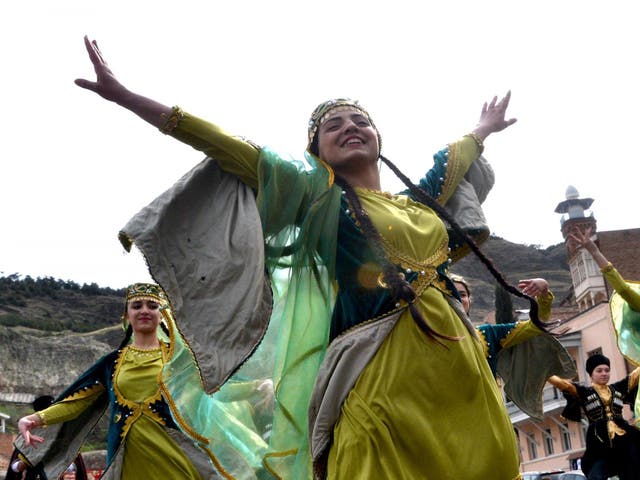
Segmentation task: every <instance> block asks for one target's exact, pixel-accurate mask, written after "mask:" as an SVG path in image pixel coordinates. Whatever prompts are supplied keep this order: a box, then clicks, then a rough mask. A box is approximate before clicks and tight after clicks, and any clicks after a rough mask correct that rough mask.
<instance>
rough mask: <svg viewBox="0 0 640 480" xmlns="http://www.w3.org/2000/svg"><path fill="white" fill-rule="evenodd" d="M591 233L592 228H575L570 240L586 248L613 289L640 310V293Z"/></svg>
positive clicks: (633, 308) (577, 245) (632, 307)
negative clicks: (601, 248) (607, 255)
mask: <svg viewBox="0 0 640 480" xmlns="http://www.w3.org/2000/svg"><path fill="white" fill-rule="evenodd" d="M591 233H592V231H591V228H588V229H586V230H585V231H584V232H583V231H581V230H580V229H579V228H574V229H573V230H571V232H570V233H569V242H572V243H573V244H574V245H575V246H576V247H582V248H584V249H586V250H587V251H588V252H589V253H590V254H591V256H592V257H593V259H594V260H595V262H596V264H597V265H598V267H600V270H601V271H602V273H603V274H604V276H605V278H606V279H607V281H608V282H609V284H610V285H611V286H612V287H613V289H614V290H615V291H616V292H618V293H619V294H620V296H621V297H622V298H623V299H624V300H625V302H627V303H628V304H629V307H631V309H632V310H634V311H636V312H640V293H638V292H637V291H636V290H634V289H633V288H631V287H630V286H629V284H628V283H627V282H625V281H624V279H623V278H622V276H621V275H620V273H618V271H617V270H616V269H615V267H614V266H613V265H612V264H611V262H609V260H607V258H606V257H605V256H604V255H603V254H602V252H601V251H600V249H599V248H598V246H597V245H596V243H595V242H594V241H593V238H592V237H591ZM636 328H640V325H637V326H636Z"/></svg>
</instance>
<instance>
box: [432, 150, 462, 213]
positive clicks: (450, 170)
mask: <svg viewBox="0 0 640 480" xmlns="http://www.w3.org/2000/svg"><path fill="white" fill-rule="evenodd" d="M459 150H460V147H459V145H458V144H457V143H454V144H453V145H451V144H449V145H447V151H446V152H445V157H447V169H446V171H445V174H444V182H443V184H442V189H441V191H440V195H438V198H437V199H436V201H437V202H438V203H439V204H441V205H444V204H445V203H446V200H448V199H449V197H450V195H449V193H453V191H454V190H455V189H456V187H457V186H458V184H457V183H455V184H454V180H455V179H456V178H458V170H460V168H461V165H460V161H459V160H458V158H460V155H459V153H458V152H459Z"/></svg>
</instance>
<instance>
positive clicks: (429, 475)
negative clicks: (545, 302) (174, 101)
mask: <svg viewBox="0 0 640 480" xmlns="http://www.w3.org/2000/svg"><path fill="white" fill-rule="evenodd" d="M85 44H86V47H87V51H88V53H89V57H90V59H91V61H92V63H93V65H94V69H95V71H96V74H97V80H96V81H88V80H83V79H79V80H76V83H77V84H78V85H79V86H80V87H82V88H86V89H88V90H91V91H94V92H96V93H98V94H99V95H100V96H102V97H103V98H105V99H107V100H109V101H113V102H115V103H117V104H118V105H120V106H123V107H125V108H126V109H129V110H130V111H132V112H134V113H135V114H137V115H138V116H140V117H141V118H142V119H144V120H145V121H147V122H149V123H151V124H152V125H154V126H156V127H158V128H160V129H161V131H163V132H164V133H167V134H170V135H171V136H173V137H174V138H176V139H178V140H180V141H182V142H184V143H186V144H188V145H191V146H192V147H194V148H195V149H197V150H199V151H201V152H203V153H205V154H206V155H207V156H208V157H210V158H209V159H208V160H205V162H208V163H213V164H215V165H217V167H219V168H220V169H221V170H223V171H224V172H226V173H228V174H231V175H233V176H234V177H236V178H238V179H239V180H240V181H241V182H242V183H243V184H246V185H248V186H249V187H251V188H252V189H253V191H254V192H255V193H256V201H257V207H258V211H259V214H260V220H261V224H262V225H261V228H262V230H263V235H264V240H265V244H266V249H265V261H266V268H267V270H268V272H269V273H270V278H271V281H272V283H273V287H274V314H273V315H272V317H271V321H270V323H269V329H268V330H267V332H266V335H265V338H266V339H268V340H269V341H272V342H273V344H274V349H273V350H271V352H272V355H271V356H270V357H264V356H261V357H260V358H262V359H264V358H271V359H273V373H272V377H273V384H274V385H275V389H276V404H275V412H274V418H273V428H272V431H271V434H270V437H269V446H268V449H267V451H266V452H265V453H264V455H263V457H264V460H263V462H264V465H265V469H266V471H268V472H269V473H270V474H271V475H272V476H273V478H287V479H305V480H306V479H309V478H311V476H315V477H316V478H324V477H328V478H330V479H349V480H353V479H371V478H394V479H415V478H422V479H438V480H443V479H459V478H464V479H473V478H478V479H484V478H493V479H499V480H512V479H515V478H518V477H519V468H518V467H519V462H518V451H517V445H516V439H515V435H514V433H513V428H512V426H511V422H510V420H509V416H508V415H507V412H506V410H505V408H504V404H503V400H502V396H501V394H500V391H499V390H498V388H497V386H496V382H495V380H494V378H493V375H492V373H491V370H490V368H489V366H488V364H487V362H486V360H485V358H484V352H483V349H482V344H481V342H480V341H479V339H478V336H477V334H476V333H475V330H474V329H473V327H472V325H471V324H470V323H469V322H468V320H467V318H466V315H465V314H464V313H463V312H462V310H461V306H460V302H459V301H458V299H457V298H456V297H455V295H454V291H455V287H454V286H453V283H452V282H451V280H450V279H449V277H448V276H447V268H448V266H449V264H450V263H451V261H454V260H455V259H457V258H458V257H459V256H461V255H462V254H464V253H466V252H468V247H467V245H469V246H470V248H472V249H474V251H475V252H476V253H477V254H479V255H480V253H479V251H478V250H477V247H475V244H473V242H469V241H468V240H469V237H470V236H474V237H475V238H477V239H480V240H483V239H484V238H486V237H487V235H488V229H487V228H486V225H484V217H483V216H482V212H481V209H480V207H479V205H480V203H481V202H482V201H483V200H484V198H485V197H486V194H487V192H488V190H489V189H490V188H491V186H492V183H493V174H492V171H491V168H490V167H489V165H488V164H487V163H486V160H484V159H483V158H482V157H481V156H480V154H481V153H482V150H483V141H484V139H485V138H486V137H487V136H489V135H490V134H491V133H494V132H499V131H501V130H503V129H505V128H507V127H508V126H510V125H512V124H513V123H514V122H515V119H506V118H505V112H506V109H507V106H508V104H509V97H510V95H509V94H508V95H507V96H506V97H505V98H503V99H502V100H500V101H498V99H497V98H494V99H493V100H492V101H491V102H489V103H485V105H484V107H483V108H482V111H481V115H480V120H479V122H478V124H477V126H476V127H475V128H474V129H473V131H472V132H471V133H469V134H468V135H465V136H463V137H462V138H461V139H460V140H458V141H456V142H453V143H450V144H449V145H447V146H446V148H444V149H443V150H442V151H440V152H438V153H437V154H436V155H435V156H434V165H433V166H431V167H430V168H427V169H426V170H427V173H426V174H425V176H424V177H423V178H422V179H421V180H420V182H419V185H418V186H416V185H413V184H411V183H410V182H409V181H408V180H407V179H406V178H405V177H404V176H403V175H402V174H401V173H400V172H399V171H398V170H397V168H396V167H395V166H394V165H393V164H392V163H391V162H389V161H388V160H387V159H386V158H384V157H383V156H382V155H381V154H380V134H379V132H378V130H377V128H376V127H375V125H374V123H373V121H372V120H371V117H370V115H369V113H368V112H367V111H366V110H365V109H364V108H363V107H362V106H361V105H360V104H359V103H358V102H356V101H353V100H349V99H336V100H331V101H328V102H325V103H323V104H321V105H320V106H319V107H318V108H317V109H316V110H315V111H314V112H313V114H312V117H311V121H310V123H309V138H308V141H309V143H308V149H307V152H306V153H305V158H304V159H303V160H293V159H290V158H286V157H283V156H281V155H279V154H277V153H275V152H273V151H271V150H269V149H268V148H266V147H258V146H256V145H254V144H252V143H250V142H248V141H246V140H244V139H242V138H239V137H235V136H231V135H229V134H228V133H226V132H225V131H224V130H222V129H221V128H219V127H218V126H216V125H213V124H210V123H208V122H206V121H204V120H201V119H199V118H197V117H195V116H193V115H190V114H187V113H185V112H183V111H182V110H181V109H179V108H177V107H173V108H170V107H168V106H165V105H162V104H160V103H158V102H156V101H154V100H151V99H149V98H146V97H143V96H141V95H138V94H135V93H133V92H131V91H129V90H127V89H126V88H125V87H124V86H123V85H122V84H121V83H120V82H119V81H118V80H117V79H116V77H115V76H114V75H113V72H112V71H111V70H110V69H109V67H108V66H107V64H106V63H105V62H104V59H103V56H102V54H101V52H100V51H99V50H98V47H97V44H96V43H95V42H91V41H89V40H88V39H86V37H85ZM379 160H382V161H384V162H385V163H386V164H387V165H388V166H389V167H390V168H391V169H392V170H394V172H395V173H396V174H397V175H398V176H400V177H401V178H402V179H403V181H406V183H407V187H408V190H407V191H405V192H402V193H400V194H391V193H388V192H384V191H382V189H381V184H380V173H379V164H378V161H379ZM186 178H187V177H185V179H186ZM210 178H213V177H210ZM185 179H183V180H182V181H181V182H180V188H181V189H188V188H189V185H188V183H189V182H188V179H187V180H185ZM210 188H211V189H213V188H215V185H211V186H210ZM161 205H162V202H158V203H155V204H154V208H155V207H159V206H161ZM445 206H446V207H447V208H449V209H450V210H452V211H454V212H456V220H458V221H457V222H455V221H454V220H453V218H452V217H451V216H449V215H447V213H446V211H445V208H444V207H445ZM150 214H151V213H150V212H149V211H146V212H141V215H150ZM190 214H195V212H193V211H192V212H190ZM236 215H239V213H238V212H236ZM441 216H444V217H445V218H447V223H448V224H449V226H450V227H451V228H452V230H451V232H448V230H447V226H446V225H445V223H444V222H443V221H442V220H441ZM141 218H144V217H140V218H138V219H137V220H140V219H141ZM238 218H239V217H238ZM210 221H211V223H210V225H209V228H211V229H220V228H221V226H220V225H219V224H217V223H216V219H215V218H212V219H211V220H210ZM460 223H462V227H460V225H459V224H460ZM145 224H146V225H148V224H149V222H141V221H137V222H133V223H131V224H130V225H129V226H128V227H126V228H125V231H124V232H123V233H124V236H125V237H126V238H128V239H129V240H133V241H136V239H137V238H139V233H138V232H136V231H135V229H136V228H139V227H137V226H138V225H145ZM225 225H226V224H225ZM225 228H226V227H225ZM206 230H207V229H206V228H205V226H204V225H199V231H200V232H202V231H206ZM450 233H451V234H450ZM164 234H165V235H171V232H167V231H165V232H164ZM155 237H158V235H156V236H155ZM189 239H190V244H194V243H197V239H196V240H194V239H193V238H191V237H189ZM465 240H466V241H467V243H466V244H465V243H464V241H465ZM138 246H139V247H141V245H140V244H139V245H138ZM261 247H262V246H261V245H260V246H256V248H261ZM141 250H142V251H143V253H144V255H145V256H146V257H147V260H148V261H149V260H150V259H151V261H150V262H149V264H150V265H162V262H158V261H157V260H158V256H159V254H158V251H159V250H160V249H158V248H155V247H154V244H153V241H152V242H151V243H147V244H144V245H142V247H141ZM202 260H203V261H206V259H205V258H203V259H202ZM487 263H490V262H488V261H487ZM196 264H197V263H196ZM162 270H163V267H159V268H158V269H157V270H154V271H153V272H152V273H153V275H154V278H156V279H157V278H162V276H163V272H162ZM494 273H496V274H497V272H495V270H494ZM498 276H499V274H498ZM202 280H203V281H206V278H205V276H204V275H203V277H202ZM500 280H501V281H502V282H504V281H503V280H502V279H500ZM172 281H175V278H173V277H172ZM161 283H162V282H161ZM513 290H515V289H513ZM517 293H519V292H517ZM211 295H215V292H211ZM533 304H534V305H535V302H533ZM535 308H536V307H535V306H533V307H532V314H533V319H535V320H536V321H537V317H536V315H535V311H536V310H535ZM211 321H212V322H215V321H216V320H215V319H213V318H212V320H211ZM211 325H212V326H213V325H214V324H213V323H212V324H211ZM212 328H213V327H212ZM542 328H544V327H542ZM274 331H275V333H273V332H274ZM271 334H273V335H271ZM264 344H265V342H263V343H262V344H260V346H259V347H258V345H256V348H257V350H256V354H258V355H261V354H263V353H264V352H263V351H262V350H261V349H263V348H264ZM216 348H217V347H216ZM251 368H252V359H251V358H249V359H248V360H247V361H246V362H245V364H244V365H243V366H242V369H241V372H242V374H243V375H247V374H248V371H249V370H250V369H251ZM232 378H233V377H232ZM222 390H224V386H223V388H222ZM196 429H197V428H196ZM221 463H222V462H221ZM227 472H229V470H227ZM242 473H244V472H238V473H237V476H238V477H239V476H241V475H242ZM229 478H236V477H235V476H232V475H231V474H230V476H229Z"/></svg>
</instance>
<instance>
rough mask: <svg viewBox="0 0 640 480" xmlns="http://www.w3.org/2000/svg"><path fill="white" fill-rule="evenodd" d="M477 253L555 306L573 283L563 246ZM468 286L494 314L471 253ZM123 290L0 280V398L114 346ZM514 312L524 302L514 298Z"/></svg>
mask: <svg viewBox="0 0 640 480" xmlns="http://www.w3.org/2000/svg"><path fill="white" fill-rule="evenodd" d="M482 250H483V251H484V252H485V253H486V254H487V255H488V256H489V257H490V258H491V259H492V260H493V262H494V263H495V265H496V266H497V267H498V269H499V270H500V271H502V272H503V274H504V276H505V277H506V278H507V279H508V280H509V281H511V282H512V283H516V282H517V281H518V280H519V279H522V278H531V277H544V278H547V279H548V280H549V282H550V284H551V287H552V289H553V290H554V292H555V294H556V303H557V302H558V301H559V300H561V299H562V298H564V297H565V296H566V295H567V293H568V292H569V287H570V284H571V281H570V275H569V271H568V267H567V260H566V250H565V247H564V244H559V245H555V246H552V247H549V248H546V249H539V248H536V247H534V246H527V245H520V244H514V243H511V242H508V241H507V240H504V239H501V238H498V237H491V238H490V239H489V240H488V241H487V242H486V243H485V244H484V245H483V246H482ZM451 272H454V273H457V274H460V275H463V276H464V277H466V279H467V280H468V281H469V283H470V285H471V287H472V297H473V307H472V318H473V319H474V320H476V321H481V320H483V319H484V317H485V316H486V315H487V313H489V312H490V311H491V310H493V304H494V289H495V282H494V280H493V278H492V277H491V276H490V274H489V273H488V271H487V270H486V268H485V267H484V266H483V265H482V264H481V263H480V262H479V261H478V260H477V259H476V258H475V257H474V256H473V255H470V256H467V257H466V258H464V259H463V260H461V261H459V262H458V263H456V264H454V265H453V266H452V268H451ZM123 295H124V290H113V289H101V288H99V287H98V286H97V285H83V286H80V285H77V284H74V283H73V282H63V281H60V280H54V279H52V278H45V279H32V278H29V277H26V278H24V279H20V278H19V277H18V276H17V275H12V276H9V277H0V344H1V345H2V348H1V349H0V373H1V374H2V385H1V388H0V399H2V398H5V399H6V398H7V397H6V396H7V395H8V394H12V393H27V394H44V393H51V392H56V393H57V392H59V391H60V390H61V389H62V388H63V387H64V386H65V385H67V384H68V383H69V382H70V381H71V380H72V379H73V378H75V377H76V376H77V375H78V373H80V372H81V371H83V370H84V369H85V368H86V367H87V366H88V365H90V364H92V363H93V362H94V361H95V360H97V359H98V358H99V357H100V356H102V355H103V354H104V353H106V352H107V351H109V350H110V349H111V348H113V347H114V346H116V345H117V344H118V343H119V339H120V338H121V336H122V330H121V328H120V327H119V319H120V316H121V315H122V308H123V303H122V298H123ZM513 303H514V307H515V308H527V307H528V304H527V303H526V302H522V301H520V300H519V299H517V298H513Z"/></svg>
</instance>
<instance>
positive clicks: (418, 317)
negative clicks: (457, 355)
mask: <svg viewBox="0 0 640 480" xmlns="http://www.w3.org/2000/svg"><path fill="white" fill-rule="evenodd" d="M335 182H336V184H337V185H339V186H340V187H341V188H342V189H343V191H344V194H345V196H346V197H347V200H348V202H349V204H350V205H351V208H352V209H353V213H354V215H355V217H356V219H357V221H358V223H359V224H360V228H361V229H362V232H363V234H364V236H365V237H366V238H367V239H368V240H369V245H370V246H371V248H372V249H373V251H374V253H375V254H376V256H377V257H378V259H379V261H380V263H381V266H382V279H383V280H384V283H385V284H386V286H387V288H388V289H389V290H390V292H391V296H392V297H393V299H394V300H396V301H398V300H404V301H405V302H407V304H408V306H409V310H410V312H411V316H412V317H413V319H414V321H415V322H416V325H418V327H419V328H420V330H422V331H423V332H424V333H425V334H426V335H427V336H428V337H429V338H432V339H433V340H435V341H436V342H438V343H440V344H441V345H444V344H442V342H440V341H438V338H442V339H445V340H460V339H461V337H454V336H450V335H444V334H442V333H439V332H437V331H435V330H434V329H433V328H431V327H430V326H429V324H428V323H427V321H426V319H425V318H424V317H423V315H422V314H421V313H420V311H419V310H418V309H417V308H416V307H415V305H414V302H415V300H416V298H417V295H416V292H415V291H414V290H413V287H412V286H411V284H410V283H409V282H408V281H407V280H406V279H405V278H404V275H402V274H401V272H398V269H397V267H396V266H395V265H394V264H393V263H392V262H391V261H389V259H388V257H387V253H386V251H385V249H384V247H383V245H382V238H381V237H380V232H378V230H377V229H376V227H375V226H374V225H373V223H372V222H371V219H370V218H369V215H367V212H366V210H365V209H364V208H363V207H362V204H361V203H360V198H358V195H357V194H356V192H355V190H354V189H353V187H352V186H351V185H350V184H349V183H348V182H347V181H345V180H344V179H342V178H340V177H339V176H337V175H336V178H335Z"/></svg>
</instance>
